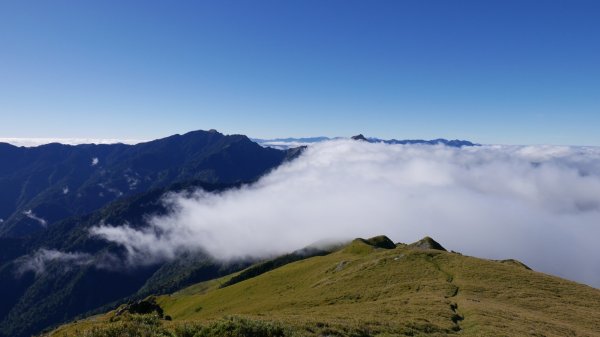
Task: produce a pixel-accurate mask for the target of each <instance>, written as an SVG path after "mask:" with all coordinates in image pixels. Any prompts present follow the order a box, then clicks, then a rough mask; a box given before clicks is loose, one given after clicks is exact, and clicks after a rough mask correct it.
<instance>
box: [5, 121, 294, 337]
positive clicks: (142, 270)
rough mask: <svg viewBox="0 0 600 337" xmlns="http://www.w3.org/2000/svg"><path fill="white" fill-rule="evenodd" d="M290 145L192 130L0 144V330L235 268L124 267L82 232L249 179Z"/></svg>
mask: <svg viewBox="0 0 600 337" xmlns="http://www.w3.org/2000/svg"><path fill="white" fill-rule="evenodd" d="M301 150H302V149H301V148H299V149H287V150H278V149H272V148H268V147H263V146H260V145H258V144H257V143H255V142H253V141H251V140H250V139H249V138H248V137H246V136H243V135H223V134H221V133H219V132H217V131H214V130H211V131H194V132H190V133H186V134H184V135H174V136H171V137H167V138H163V139H158V140H155V141H151V142H147V143H140V144H137V145H124V144H110V145H93V144H87V145H77V146H71V145H63V144H56V143H55V144H47V145H42V146H37V147H31V148H26V147H16V146H13V145H9V144H6V143H0V163H2V164H1V165H0V215H1V216H0V218H3V219H4V220H3V221H2V223H0V298H1V299H2V300H0V336H2V337H9V336H10V337H23V336H30V335H31V334H33V333H37V332H39V331H40V330H41V329H42V328H44V327H47V326H50V325H53V324H56V323H59V322H63V321H65V320H69V319H72V318H73V317H76V316H77V315H79V314H82V313H85V312H89V311H90V310H97V309H99V308H102V307H103V306H107V305H108V306H109V307H110V305H111V303H119V302H120V301H124V300H126V299H128V298H139V297H143V296H145V295H147V294H149V293H163V292H165V291H174V290H176V289H179V288H181V287H184V286H186V285H188V284H191V283H193V282H198V281H201V280H206V279H210V278H213V277H217V276H219V275H224V274H227V273H229V272H232V271H235V270H238V269H240V268H242V267H244V266H245V265H246V264H247V263H248V262H243V261H242V262H238V263H229V264H225V263H221V262H216V261H214V260H213V259H211V258H209V257H208V256H206V255H205V254H202V253H197V254H187V255H185V256H180V257H179V258H178V259H177V260H176V261H170V262H164V261H157V262H156V263H153V264H150V265H145V266H137V267H135V266H127V265H125V264H124V263H125V262H123V261H125V260H126V258H125V255H126V252H125V251H124V250H123V249H122V247H118V246H116V245H114V244H110V243H108V242H106V241H104V240H102V239H99V238H97V237H92V236H90V232H89V229H90V228H91V227H92V226H96V225H98V224H100V223H107V224H114V225H122V224H125V223H128V224H130V225H131V226H134V227H136V226H143V225H144V224H145V219H146V216H148V215H151V214H164V213H165V212H167V210H166V209H165V206H164V205H163V203H162V197H163V195H164V194H165V193H168V192H182V191H192V190H195V189H197V188H202V189H204V190H206V191H223V190H226V189H229V188H233V187H238V186H240V185H241V184H244V183H252V182H254V181H256V180H257V179H259V178H260V177H261V176H262V175H264V174H265V173H267V172H269V171H270V170H272V169H274V168H275V167H277V166H279V165H280V164H282V163H283V162H285V161H286V160H290V159H293V158H294V157H296V156H297V155H299V153H300V152H301Z"/></svg>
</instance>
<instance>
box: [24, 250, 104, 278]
mask: <svg viewBox="0 0 600 337" xmlns="http://www.w3.org/2000/svg"><path fill="white" fill-rule="evenodd" d="M55 261H56V262H58V263H60V264H61V267H64V268H70V266H72V265H79V266H81V265H89V264H92V263H93V262H94V259H93V258H92V256H91V255H89V254H85V253H63V252H60V251H57V250H52V249H39V250H38V251H36V252H35V253H33V254H31V255H27V256H23V257H21V258H19V259H18V260H17V263H18V266H19V267H18V269H17V274H19V275H22V274H23V273H25V272H28V271H32V272H34V273H35V274H36V275H40V274H43V273H44V272H45V271H46V268H47V266H48V264H49V263H51V262H55Z"/></svg>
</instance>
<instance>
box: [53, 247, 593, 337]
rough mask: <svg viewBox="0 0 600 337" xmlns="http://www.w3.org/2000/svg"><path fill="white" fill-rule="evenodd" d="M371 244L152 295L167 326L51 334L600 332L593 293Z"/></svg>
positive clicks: (84, 324)
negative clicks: (223, 329) (221, 328)
mask: <svg viewBox="0 0 600 337" xmlns="http://www.w3.org/2000/svg"><path fill="white" fill-rule="evenodd" d="M378 242H386V244H385V245H386V246H387V242H391V240H389V239H388V238H386V237H384V236H380V237H376V238H371V239H356V240H354V241H352V242H350V243H349V244H347V245H345V246H342V247H340V248H339V249H338V250H336V251H334V252H332V253H329V254H326V255H319V256H312V257H308V258H306V259H301V260H298V261H293V262H291V263H288V264H284V265H281V266H279V267H277V268H274V269H271V270H269V271H267V272H265V273H261V274H258V275H254V276H253V277H251V278H246V279H244V280H241V281H240V282H236V283H234V284H229V285H228V286H226V287H222V285H223V284H227V283H231V282H229V280H232V279H234V278H235V277H237V276H238V275H241V274H243V273H244V272H241V273H234V274H231V275H228V276H224V277H221V278H219V279H214V280H211V281H206V282H202V283H198V284H195V285H193V286H190V287H188V288H185V289H183V290H180V291H178V292H175V293H172V294H169V295H162V296H158V297H152V298H151V301H152V302H153V303H155V304H156V305H157V306H159V307H160V309H161V312H163V311H164V317H168V319H169V320H168V321H164V320H163V321H162V322H161V321H154V323H152V325H151V326H149V325H144V323H141V324H140V323H139V322H141V321H140V320H139V319H138V318H136V316H135V315H134V316H133V317H132V318H127V317H123V318H117V317H116V316H115V312H108V313H106V314H103V315H99V316H95V317H93V318H92V319H87V320H81V321H78V322H74V323H70V324H67V325H63V326H61V327H60V328H58V329H57V330H55V331H54V332H53V333H52V334H51V336H55V337H62V336H69V334H70V333H72V332H73V331H80V332H85V331H89V332H91V331H93V330H94V329H95V331H96V332H97V334H94V333H90V336H91V337H96V336H103V335H102V333H103V331H113V332H117V331H122V330H120V329H125V328H127V329H131V330H130V331H137V330H136V329H145V330H144V331H155V334H152V333H149V336H158V332H160V331H164V333H167V332H169V331H170V333H171V334H172V335H173V336H177V337H180V336H188V335H187V334H183V331H184V330H181V328H182V327H183V326H187V327H188V330H185V331H188V332H189V333H190V334H189V335H190V336H191V335H194V331H198V333H201V331H210V330H211V329H214V328H216V327H215V325H214V324H217V326H220V324H224V325H225V326H230V329H234V330H228V331H235V329H245V328H244V327H247V324H249V325H250V326H255V327H258V332H254V333H253V334H252V335H253V336H272V334H269V333H267V331H270V328H268V327H271V328H277V327H279V328H281V330H277V331H280V333H279V334H277V336H324V335H334V336H365V337H368V336H432V337H433V336H436V337H441V336H498V335H502V336H515V337H516V336H524V335H535V336H542V335H543V336H566V335H573V336H575V335H577V336H598V335H599V334H600V333H599V332H598V331H597V330H596V328H597V326H600V312H599V311H597V310H593V308H598V307H600V290H598V289H594V288H591V287H589V286H585V285H581V284H577V283H575V282H572V281H568V280H564V279H561V278H558V277H554V276H550V275H546V274H542V273H539V272H535V271H531V270H528V269H526V268H523V267H522V266H519V265H517V264H506V263H504V262H502V261H493V260H485V259H479V258H475V257H469V256H464V255H461V254H458V253H455V252H447V251H445V250H439V249H429V248H427V247H423V246H422V245H421V244H420V243H423V242H429V243H431V242H435V240H433V239H431V238H427V237H426V238H424V239H423V240H420V241H417V242H415V243H413V244H408V245H406V244H397V245H396V247H395V248H391V247H389V248H385V247H383V248H380V247H377V243H378ZM438 245H439V243H438ZM440 246H441V245H440ZM252 268H255V266H253V267H250V268H249V269H247V270H251V269H252ZM122 308H123V307H122ZM150 316H152V314H151V315H150ZM140 317H146V316H140ZM148 317H149V316H148ZM226 317H233V321H231V319H232V318H226ZM144 319H148V318H144ZM136 322H138V323H136ZM215 322H222V323H215ZM178 327H179V328H178ZM260 327H263V328H264V329H266V330H267V331H263V328H260ZM261 331H263V332H261ZM209 335H210V334H209ZM214 335H215V336H216V335H219V334H214ZM227 335H228V334H227ZM198 336H204V335H203V334H199V335H198ZM228 336H229V335H228ZM231 336H238V335H235V334H232V335H231Z"/></svg>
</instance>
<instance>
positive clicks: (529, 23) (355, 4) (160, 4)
mask: <svg viewBox="0 0 600 337" xmlns="http://www.w3.org/2000/svg"><path fill="white" fill-rule="evenodd" d="M210 128H216V129H218V130H220V131H223V132H225V133H244V134H248V135H250V136H253V137H276V136H316V135H327V136H350V135H353V134H356V133H359V132H362V133H364V134H366V135H369V136H378V137H385V138H391V137H395V138H415V137H418V138H434V137H446V138H465V139H471V140H474V141H478V142H483V143H504V144H533V143H535V144H539V143H547V144H582V145H600V1H596V0H590V1H574V0H564V1H551V0H535V1H528V0H514V1H511V0H498V1H492V0H489V1H482V0H476V1H448V0H440V1H428V0H415V1H400V0H395V1H378V0H374V1H370V0H369V1H368V0H364V1H348V0H340V1H329V0H315V1H306V0H303V1H292V0H289V1H288V0H284V1H259V0H252V1H246V0H240V1H227V0H225V1H223V0H219V1H217V0H214V1H188V2H186V1H167V0H165V1H148V0H143V1H142V0H139V1H124V0H119V1H107V0H101V1H79V0H76V1H75V0H74V1H61V0H53V1H28V0H14V1H9V0H3V1H0V137H95V138H138V139H139V138H144V139H146V138H156V137H161V136H166V135H169V134H173V133H182V132H185V131H189V130H194V129H210Z"/></svg>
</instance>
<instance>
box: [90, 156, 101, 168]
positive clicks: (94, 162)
mask: <svg viewBox="0 0 600 337" xmlns="http://www.w3.org/2000/svg"><path fill="white" fill-rule="evenodd" d="M99 162H100V160H99V159H98V157H94V158H92V166H96V165H98V163H99Z"/></svg>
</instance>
